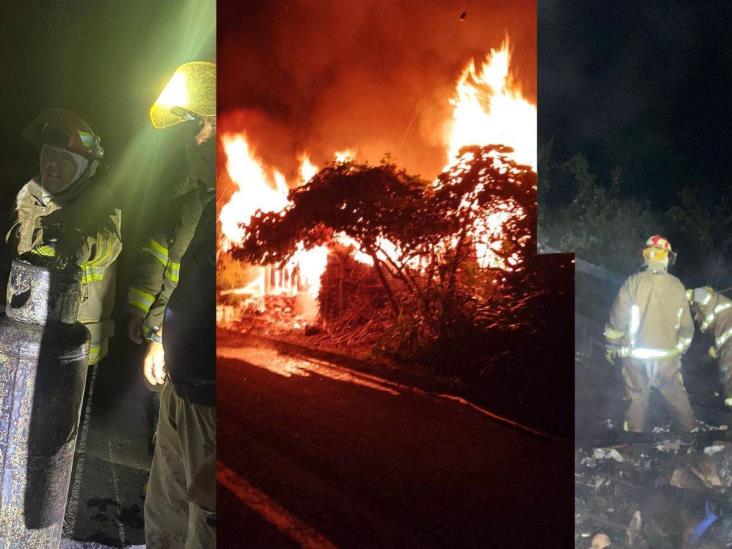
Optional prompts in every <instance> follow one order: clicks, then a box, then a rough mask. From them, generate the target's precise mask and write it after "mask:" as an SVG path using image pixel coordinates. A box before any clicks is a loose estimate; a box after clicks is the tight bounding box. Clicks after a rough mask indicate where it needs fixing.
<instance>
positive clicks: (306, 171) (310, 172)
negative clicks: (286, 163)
mask: <svg viewBox="0 0 732 549" xmlns="http://www.w3.org/2000/svg"><path fill="white" fill-rule="evenodd" d="M299 160H300V169H299V170H298V173H299V175H300V182H301V183H303V184H305V183H307V182H308V181H310V180H311V179H312V178H313V176H314V175H315V174H316V173H318V167H317V166H316V165H315V164H313V163H312V162H311V161H310V157H309V156H308V155H307V153H304V154H301V155H300V158H299Z"/></svg>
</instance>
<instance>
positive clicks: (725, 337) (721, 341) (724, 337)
mask: <svg viewBox="0 0 732 549" xmlns="http://www.w3.org/2000/svg"><path fill="white" fill-rule="evenodd" d="M731 335H732V328H729V329H728V330H727V331H725V332H724V333H721V334H719V337H718V338H717V339H715V340H714V346H715V347H716V348H717V349H721V348H722V345H724V344H725V343H727V340H728V339H729V336H731Z"/></svg>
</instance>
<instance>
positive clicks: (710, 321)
mask: <svg viewBox="0 0 732 549" xmlns="http://www.w3.org/2000/svg"><path fill="white" fill-rule="evenodd" d="M730 307H732V303H720V304H719V305H717V306H716V307H715V308H714V310H713V311H712V312H711V313H709V314H708V315H707V316H705V317H704V322H703V323H702V325H701V326H699V329H700V330H701V331H702V332H706V331H707V329H708V328H709V327H710V326H711V325H712V324H713V323H714V321H715V320H716V319H717V315H718V314H719V313H721V312H722V311H726V310H727V309H729V308H730Z"/></svg>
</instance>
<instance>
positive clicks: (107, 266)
mask: <svg viewBox="0 0 732 549" xmlns="http://www.w3.org/2000/svg"><path fill="white" fill-rule="evenodd" d="M110 196H111V195H110V193H109V192H108V191H107V189H105V188H104V187H101V186H100V185H99V184H98V182H97V181H96V180H94V179H82V180H80V181H77V182H76V183H74V184H73V185H72V186H71V187H70V188H69V189H66V190H65V191H63V192H62V193H59V194H58V195H49V194H48V193H46V192H45V190H44V189H43V187H42V186H41V185H40V183H39V182H38V178H33V179H31V180H30V181H29V182H28V183H26V184H25V185H24V186H23V187H22V188H21V189H20V191H19V192H18V195H17V198H16V202H15V208H14V210H13V213H12V216H11V222H10V229H9V231H8V233H7V234H6V236H5V240H6V242H7V243H8V244H9V248H10V252H11V255H12V256H13V257H17V256H19V255H22V254H25V253H27V252H32V253H41V254H42V255H53V254H55V251H53V250H52V248H50V247H48V246H46V245H47V244H49V240H48V236H47V235H45V234H44V228H43V224H42V221H43V219H44V218H45V217H46V216H50V215H52V214H53V216H54V217H53V219H54V222H58V223H59V224H61V225H62V226H63V227H64V228H65V230H71V231H78V233H80V235H81V245H82V246H83V247H84V253H83V254H82V255H83V256H84V257H85V258H87V259H84V260H83V261H81V262H80V264H79V265H78V266H79V267H80V268H81V270H82V281H81V303H80V305H79V316H78V321H79V322H81V323H82V324H84V325H85V326H86V327H87V328H88V330H89V333H90V334H91V347H90V350H89V364H96V363H97V362H99V361H100V360H101V359H102V358H104V356H105V355H106V354H107V350H108V341H109V337H111V336H113V335H114V321H113V320H112V310H113V308H114V294H115V288H116V260H117V257H118V256H119V253H120V251H121V249H122V237H121V218H122V214H121V211H120V210H119V208H116V207H113V206H112V205H111V199H110ZM41 250H45V251H41Z"/></svg>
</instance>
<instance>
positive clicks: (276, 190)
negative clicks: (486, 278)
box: [220, 40, 536, 302]
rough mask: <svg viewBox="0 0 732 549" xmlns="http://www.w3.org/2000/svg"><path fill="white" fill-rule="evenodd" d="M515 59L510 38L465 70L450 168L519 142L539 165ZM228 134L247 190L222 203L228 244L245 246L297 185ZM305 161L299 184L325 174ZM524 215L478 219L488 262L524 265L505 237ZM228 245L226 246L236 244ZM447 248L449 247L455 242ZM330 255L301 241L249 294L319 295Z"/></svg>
mask: <svg viewBox="0 0 732 549" xmlns="http://www.w3.org/2000/svg"><path fill="white" fill-rule="evenodd" d="M510 62H511V55H510V50H509V44H508V40H506V41H505V42H504V43H503V44H502V45H501V47H500V48H499V49H497V50H491V53H490V54H489V55H488V56H487V58H486V61H485V62H484V63H483V64H482V65H481V66H480V67H476V64H475V62H471V63H470V64H468V65H467V66H466V68H465V69H464V71H463V72H462V74H461V75H460V77H459V79H458V81H457V82H456V87H455V94H454V96H453V98H452V99H450V103H451V104H452V105H453V107H454V108H453V113H452V117H451V119H450V122H449V127H448V129H449V131H448V132H447V134H446V137H445V146H446V151H447V157H448V165H447V166H446V168H445V170H446V171H447V170H449V171H450V172H453V173H456V174H457V173H458V172H459V171H460V170H461V169H464V168H465V165H464V164H466V163H469V162H471V161H472V160H473V159H472V157H470V155H466V156H465V157H463V158H462V159H461V160H460V162H458V163H456V158H457V155H458V151H459V150H460V149H461V148H462V147H464V146H468V145H491V144H495V145H498V144H500V145H507V146H509V147H512V148H513V149H514V153H513V154H512V156H513V158H514V159H515V160H516V161H517V162H518V163H520V164H525V165H528V166H531V167H532V168H533V169H534V170H536V107H535V106H534V105H532V104H531V103H529V102H528V101H527V100H526V99H525V98H524V97H523V96H522V95H521V90H520V87H519V86H518V84H517V83H516V82H514V77H513V75H512V74H511V72H510ZM221 139H222V144H223V147H224V150H225V153H226V158H227V160H226V169H227V171H228V174H229V176H230V177H231V179H232V180H233V181H234V182H235V183H236V184H237V185H238V187H239V188H238V190H237V191H236V192H235V193H234V194H233V196H232V198H231V200H230V201H229V202H228V203H227V204H226V205H225V206H224V207H223V208H222V210H221V213H220V219H221V224H222V231H223V234H224V235H225V237H226V239H228V243H238V242H241V240H242V239H243V237H244V234H245V229H243V228H242V227H241V225H244V226H246V225H247V224H248V223H249V221H250V219H251V217H252V216H253V215H254V214H255V213H256V212H257V211H262V212H279V211H283V210H284V209H285V208H287V207H288V205H290V202H289V201H288V198H287V196H288V192H289V188H290V185H288V183H287V181H286V179H285V177H284V176H283V175H282V173H280V172H278V171H276V170H273V169H270V168H268V167H266V166H265V165H264V163H263V162H262V161H261V160H260V159H259V158H257V156H256V155H255V154H254V152H253V151H252V150H251V148H250V146H249V144H248V143H247V140H246V136H245V135H244V134H243V133H241V134H224V135H223V136H222V137H221ZM355 157H356V152H355V151H354V150H351V149H345V150H342V151H338V152H336V153H335V154H334V158H335V161H336V163H343V162H348V161H351V160H353V159H354V158H355ZM299 162H300V167H299V171H298V181H297V184H296V185H292V186H293V187H297V186H301V185H304V184H305V183H307V182H308V181H310V179H311V178H312V177H313V176H314V175H315V174H316V173H317V172H318V167H317V166H316V165H315V164H313V162H312V161H311V160H310V158H309V156H308V155H307V154H306V153H303V154H301V155H300V157H299ZM435 184H436V185H437V184H438V183H437V182H436V183H435ZM476 207H477V205H476V204H474V203H473V202H472V200H471V199H468V200H466V202H464V203H463V204H461V206H460V209H461V210H465V209H475V208H476ZM524 215H525V212H523V211H522V210H520V209H518V210H517V209H514V208H512V206H511V204H509V203H507V204H505V206H504V207H502V208H499V211H497V212H496V211H493V212H486V214H485V215H483V216H478V218H477V221H476V222H475V224H474V226H473V245H474V246H475V252H476V257H477V261H478V264H479V265H480V266H481V267H483V268H485V267H493V268H496V267H497V268H502V269H510V268H512V267H515V266H516V265H517V263H518V260H519V255H518V252H516V253H513V254H510V253H508V252H510V250H505V249H503V248H504V246H505V241H504V239H503V238H502V231H503V225H504V223H505V222H506V221H507V220H508V219H509V218H510V217H511V216H524ZM334 238H335V240H337V241H338V242H339V243H340V244H342V245H345V246H350V247H352V256H353V257H354V258H355V259H356V260H357V261H360V262H362V263H366V264H369V265H371V264H373V259H372V258H371V257H370V256H368V255H366V254H365V253H364V252H363V251H362V250H360V249H359V246H358V243H357V242H355V241H354V240H353V239H351V238H349V237H348V236H346V235H345V234H338V235H335V237H334ZM228 243H225V244H224V246H225V247H228V245H229V244H228ZM445 246H449V243H446V244H445ZM377 249H378V251H377V257H379V258H380V259H382V260H387V258H397V257H398V256H399V255H400V251H399V249H398V248H397V247H396V246H394V244H392V243H391V242H389V241H386V240H383V239H381V240H379V241H377ZM499 252H500V253H499ZM504 257H507V259H503V258H504ZM327 258H328V247H327V246H325V245H324V246H318V247H316V248H313V249H310V250H305V249H304V246H303V244H302V243H298V246H297V251H296V252H295V254H293V256H292V257H291V258H290V260H289V261H288V262H287V264H286V265H279V266H267V267H263V268H262V269H261V271H260V272H259V273H258V275H257V276H256V277H255V278H254V280H252V282H251V283H250V284H249V285H247V287H246V288H243V289H241V291H244V292H249V293H251V294H252V295H255V296H258V297H259V298H260V299H261V298H262V297H263V296H265V295H273V294H289V295H297V294H298V293H300V294H302V293H305V292H307V294H309V295H310V296H311V297H312V298H313V299H317V297H318V293H319V290H320V277H321V275H322V274H323V272H324V271H325V269H326V266H327ZM410 267H412V268H414V269H420V268H421V267H420V259H419V258H416V259H413V260H412V261H410ZM237 291H239V290H237ZM262 302H263V299H262Z"/></svg>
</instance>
